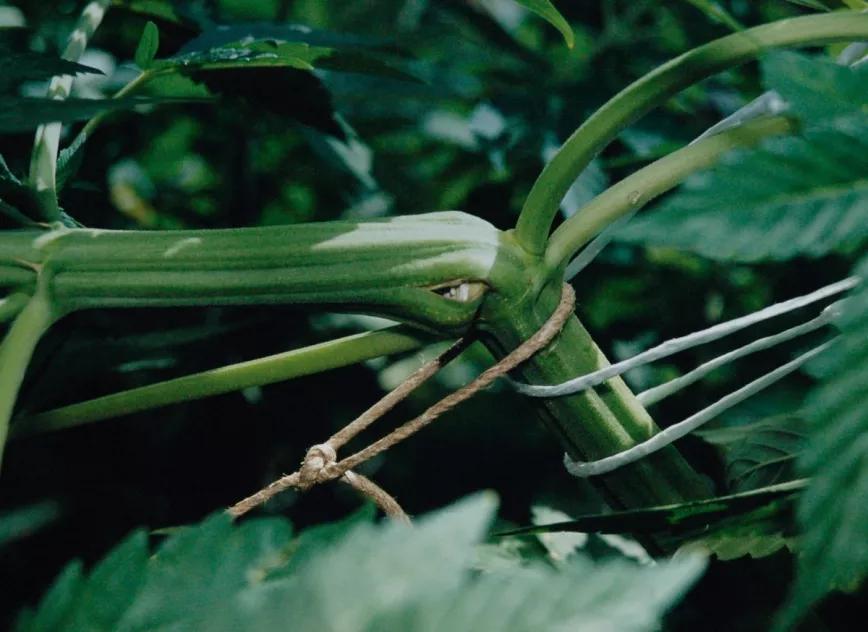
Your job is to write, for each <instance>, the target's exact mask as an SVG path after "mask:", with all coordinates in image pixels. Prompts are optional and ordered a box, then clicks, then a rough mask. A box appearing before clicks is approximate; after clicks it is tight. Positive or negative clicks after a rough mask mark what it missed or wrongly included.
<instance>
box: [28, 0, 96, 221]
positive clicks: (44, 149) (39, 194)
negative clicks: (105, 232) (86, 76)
mask: <svg viewBox="0 0 868 632" xmlns="http://www.w3.org/2000/svg"><path fill="white" fill-rule="evenodd" d="M109 4H110V0H95V1H94V2H89V3H88V4H87V5H86V6H85V8H84V10H83V11H82V14H81V17H80V18H79V20H78V23H77V24H76V25H75V29H74V30H73V32H72V34H71V35H70V37H69V42H68V43H67V45H66V49H65V50H64V51H63V55H62V57H63V59H66V60H68V61H78V60H79V59H80V58H81V56H82V54H83V53H84V51H85V48H86V47H87V42H88V40H89V39H90V38H91V37H92V36H93V34H94V32H95V31H96V29H97V28H98V27H99V24H100V22H102V19H103V16H104V15H105V12H106V11H107V10H108V7H109ZM72 81H73V76H72V75H59V76H56V77H53V78H52V79H51V82H50V84H49V86H48V96H49V97H50V98H52V99H65V98H66V97H68V96H69V93H70V92H71V90H72ZM61 127H62V126H61V124H60V123H46V124H44V125H40V126H39V128H38V129H37V130H36V136H35V139H34V141H33V156H32V158H31V160H30V178H29V181H30V186H31V187H33V190H34V193H35V194H36V201H37V203H38V204H39V208H40V210H41V211H42V215H43V217H44V218H45V219H46V220H48V221H57V220H59V219H60V208H59V207H58V202H57V153H58V149H59V145H60V130H61Z"/></svg>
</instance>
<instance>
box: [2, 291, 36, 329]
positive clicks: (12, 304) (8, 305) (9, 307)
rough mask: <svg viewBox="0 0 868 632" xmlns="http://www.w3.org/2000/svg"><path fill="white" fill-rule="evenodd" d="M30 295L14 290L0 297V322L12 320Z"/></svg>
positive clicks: (25, 304) (23, 306)
mask: <svg viewBox="0 0 868 632" xmlns="http://www.w3.org/2000/svg"><path fill="white" fill-rule="evenodd" d="M29 300H30V295H29V294H25V293H24V292H15V293H14V294H10V295H9V296H7V297H5V298H2V299H0V324H3V323H5V322H6V321H9V320H12V319H13V318H15V317H16V316H18V314H19V313H20V312H21V310H22V309H24V308H25V307H26V306H27V302H28V301H29Z"/></svg>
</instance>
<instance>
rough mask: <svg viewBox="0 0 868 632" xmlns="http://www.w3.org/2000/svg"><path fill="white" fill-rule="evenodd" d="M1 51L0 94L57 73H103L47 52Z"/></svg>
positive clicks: (8, 92) (48, 77)
mask: <svg viewBox="0 0 868 632" xmlns="http://www.w3.org/2000/svg"><path fill="white" fill-rule="evenodd" d="M0 52H2V54H0V94H4V95H5V94H10V93H11V92H12V89H13V88H15V87H16V86H18V85H19V84H21V83H23V82H25V81H44V80H46V79H50V78H51V77H53V76H55V75H77V74H92V75H101V74H103V72H102V71H101V70H99V69H98V68H91V67H90V66H85V65H83V64H79V63H76V62H73V61H67V60H66V59H61V58H60V57H55V56H54V55H49V54H47V53H34V52H31V51H22V52H5V51H2V50H0Z"/></svg>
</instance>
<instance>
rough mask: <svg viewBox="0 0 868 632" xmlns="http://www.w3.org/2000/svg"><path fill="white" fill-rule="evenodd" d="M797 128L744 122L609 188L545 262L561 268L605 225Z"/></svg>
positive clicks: (559, 235) (561, 235)
mask: <svg viewBox="0 0 868 632" xmlns="http://www.w3.org/2000/svg"><path fill="white" fill-rule="evenodd" d="M795 128H796V124H795V123H794V122H793V121H791V120H790V119H787V118H786V117H782V116H774V117H768V118H764V119H759V120H756V121H751V122H749V123H745V124H744V125H741V126H739V127H736V128H733V129H729V130H726V131H724V132H721V133H720V134H716V135H714V136H709V137H707V138H703V139H702V140H700V141H697V142H696V143H694V144H692V145H687V146H686V147H683V148H682V149H679V150H678V151H675V152H672V153H671V154H669V155H668V156H666V157H664V158H661V159H659V160H657V161H655V162H653V163H651V164H650V165H648V166H647V167H644V168H642V169H640V170H638V171H636V172H635V173H633V174H631V175H629V176H628V177H626V178H624V179H623V180H621V181H620V182H618V183H617V184H615V185H613V186H612V187H610V188H608V189H606V191H604V192H603V193H601V194H600V195H598V196H597V197H595V198H594V199H593V200H591V201H590V202H588V204H586V205H585V206H584V207H582V208H581V209H580V210H579V211H578V213H576V214H575V215H573V216H572V217H571V218H570V219H568V220H567V221H566V222H564V223H563V224H562V225H561V226H559V227H558V228H557V230H555V232H554V233H553V234H552V236H551V239H550V240H549V245H548V248H547V249H546V254H545V261H546V265H547V266H548V267H549V268H550V269H558V268H560V267H562V266H565V265H566V264H567V262H569V260H570V259H571V258H572V257H573V256H574V255H575V254H576V253H577V252H578V251H579V249H580V248H581V247H582V246H584V245H585V244H586V243H588V242H589V241H590V240H591V239H592V238H593V237H594V236H595V235H596V234H598V233H599V232H600V231H601V230H603V229H604V228H605V227H606V226H608V225H609V224H611V223H612V222H614V221H616V220H617V219H618V218H620V217H623V216H624V215H626V214H627V213H630V212H631V211H634V210H637V209H639V208H641V207H643V206H645V205H646V204H647V203H648V202H650V201H651V200H652V199H654V198H655V197H657V196H658V195H660V194H662V193H665V192H666V191H668V190H670V189H672V188H673V187H675V186H677V185H678V184H680V183H681V182H683V181H684V179H685V178H687V176H689V175H691V174H693V173H696V172H698V171H702V170H703V169H707V168H709V167H711V166H713V165H714V164H716V163H717V162H718V161H719V160H720V159H721V158H722V157H723V156H724V155H725V154H726V153H727V152H729V151H731V150H733V149H738V148H744V147H750V146H753V145H756V144H757V143H759V142H760V141H762V140H763V139H764V138H768V137H769V136H773V135H778V134H786V133H788V132H792V131H794V130H795Z"/></svg>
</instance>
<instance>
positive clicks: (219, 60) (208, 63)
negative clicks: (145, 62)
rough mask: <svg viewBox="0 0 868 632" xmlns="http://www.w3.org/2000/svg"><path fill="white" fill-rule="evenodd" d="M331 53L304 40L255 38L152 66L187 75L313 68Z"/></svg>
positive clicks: (163, 60)
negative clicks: (277, 68)
mask: <svg viewBox="0 0 868 632" xmlns="http://www.w3.org/2000/svg"><path fill="white" fill-rule="evenodd" d="M329 52H330V51H329V49H324V48H318V47H313V46H310V45H308V44H305V43H304V42H276V41H273V40H256V41H252V42H245V43H243V44H242V43H234V44H227V45H226V46H221V47H216V48H209V49H208V50H204V51H194V52H190V53H183V54H180V55H175V56H174V57H169V58H168V59H161V60H159V61H156V62H154V63H153V65H152V68H153V70H154V71H160V72H166V71H170V70H177V71H179V72H182V73H184V74H187V73H192V72H202V71H208V70H228V69H235V68H274V67H279V68H296V69H299V70H313V65H312V64H313V62H314V61H315V60H316V59H317V58H318V57H321V56H323V55H327V54H328V53H329Z"/></svg>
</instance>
